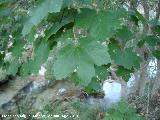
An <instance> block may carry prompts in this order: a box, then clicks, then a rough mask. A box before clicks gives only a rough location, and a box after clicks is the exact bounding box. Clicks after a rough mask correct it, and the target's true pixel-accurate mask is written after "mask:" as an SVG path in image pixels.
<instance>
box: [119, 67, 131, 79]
mask: <svg viewBox="0 0 160 120" xmlns="http://www.w3.org/2000/svg"><path fill="white" fill-rule="evenodd" d="M133 72H134V70H129V69H126V68H124V67H122V66H119V67H118V70H117V71H116V74H117V75H118V76H121V77H122V79H123V80H125V81H126V82H128V81H129V78H130V77H131V73H133Z"/></svg>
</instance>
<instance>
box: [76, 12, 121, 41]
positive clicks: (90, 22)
mask: <svg viewBox="0 0 160 120" xmlns="http://www.w3.org/2000/svg"><path fill="white" fill-rule="evenodd" d="M122 17H123V15H122V11H121V10H119V11H118V10H110V9H107V10H102V11H99V12H98V13H97V12H96V11H95V10H91V9H82V10H81V13H80V14H78V15H77V16H76V19H75V23H76V26H77V27H82V28H85V29H87V30H88V32H89V36H91V37H92V38H95V40H105V39H106V38H109V37H111V36H112V35H113V33H114V32H113V31H114V29H116V28H119V27H120V24H121V20H120V18H122Z"/></svg>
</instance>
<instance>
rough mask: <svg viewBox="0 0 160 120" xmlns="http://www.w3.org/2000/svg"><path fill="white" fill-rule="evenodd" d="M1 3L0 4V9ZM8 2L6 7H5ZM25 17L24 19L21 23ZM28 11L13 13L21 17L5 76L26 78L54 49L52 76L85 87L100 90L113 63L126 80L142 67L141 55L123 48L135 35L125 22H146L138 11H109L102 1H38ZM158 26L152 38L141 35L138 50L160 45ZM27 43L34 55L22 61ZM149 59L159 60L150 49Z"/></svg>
mask: <svg viewBox="0 0 160 120" xmlns="http://www.w3.org/2000/svg"><path fill="white" fill-rule="evenodd" d="M3 3H4V2H2V1H0V5H1V4H3ZM7 3H8V2H7ZM7 3H6V4H7ZM10 4H11V2H9V4H7V7H5V8H9V7H8V6H10ZM12 11H14V9H12ZM26 11H28V9H26ZM2 13H4V14H6V13H7V12H2ZM22 13H23V12H21V14H22ZM26 13H27V14H28V17H27V18H26V20H25V22H23V19H22V18H23V17H24V16H23V15H24V14H25V15H26ZM26 13H23V15H21V14H20V13H19V12H18V13H16V15H17V16H18V17H19V19H18V20H16V22H17V24H16V28H15V29H11V30H14V31H11V32H9V33H10V34H11V35H12V37H13V38H12V39H13V46H12V47H11V48H4V49H5V50H8V51H10V52H11V53H12V56H13V59H12V60H11V61H10V62H9V63H7V64H6V63H5V65H3V66H5V68H6V69H7V71H8V74H12V75H15V74H17V72H20V74H21V75H23V76H26V75H29V74H31V73H34V74H36V73H38V71H39V69H40V68H41V65H42V64H43V63H45V62H46V60H47V59H48V56H49V53H50V51H51V50H53V49H54V50H56V52H55V54H54V57H55V58H54V62H52V65H51V67H52V68H51V69H50V70H52V73H53V74H54V76H55V78H56V79H57V80H61V79H65V78H67V77H69V79H73V80H74V82H75V83H77V84H79V85H82V86H84V87H87V88H88V89H92V88H94V89H97V88H99V87H98V84H99V82H100V81H103V80H105V79H106V76H107V75H108V72H109V71H108V68H109V67H110V65H111V64H116V65H117V66H118V68H117V71H116V74H117V75H118V76H120V77H122V78H123V79H124V80H126V81H128V79H129V77H130V73H132V72H134V70H135V69H138V68H139V66H140V57H139V56H138V55H137V53H136V51H135V49H134V48H132V47H126V44H127V43H128V42H130V41H131V40H132V39H134V37H135V35H134V33H133V31H131V30H130V29H129V28H128V26H127V24H126V21H130V20H131V21H133V22H134V23H135V25H137V27H139V26H138V25H139V22H141V23H146V21H145V19H144V18H143V16H142V15H141V14H140V13H139V12H138V11H132V12H131V11H127V10H126V9H124V8H123V7H122V6H120V7H119V6H116V8H114V7H111V6H110V4H109V3H106V1H105V0H104V1H103V0H95V1H93V0H39V1H37V2H36V3H35V6H34V7H33V8H31V9H29V12H26ZM11 14H12V15H13V16H14V17H16V15H14V14H13V13H11ZM0 15H1V14H0ZM1 16H4V15H3V14H2V15H1ZM3 18H4V17H3ZM13 23H14V24H15V21H14V22H13ZM20 23H23V27H22V26H21V25H19V24H20ZM12 26H13V27H15V25H12ZM157 27H158V26H155V27H154V31H155V34H156V36H155V35H153V36H145V37H143V38H144V39H142V40H140V42H139V43H138V45H139V46H140V47H142V46H143V45H144V44H145V43H147V44H149V45H150V46H156V45H159V36H158V35H159V33H157V32H159V31H158V30H159V27H158V28H157ZM9 33H7V36H9V35H10V34H9ZM3 35H4V34H3ZM35 36H38V37H35ZM6 39H7V38H6ZM153 39H154V40H153ZM5 41H7V40H5ZM8 43H9V40H8V41H7V45H8ZM29 43H30V44H32V47H33V53H32V57H31V58H29V59H28V60H27V62H20V59H21V57H22V56H23V52H24V51H26V45H27V44H29ZM3 46H4V45H3ZM153 55H154V56H156V57H157V58H158V57H159V51H158V50H157V51H154V52H153ZM1 56H2V55H1ZM4 57H5V55H3V56H2V57H1V59H2V60H3V59H4Z"/></svg>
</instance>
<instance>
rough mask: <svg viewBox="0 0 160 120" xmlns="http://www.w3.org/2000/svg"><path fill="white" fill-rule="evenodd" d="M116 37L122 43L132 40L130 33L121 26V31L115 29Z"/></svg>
mask: <svg viewBox="0 0 160 120" xmlns="http://www.w3.org/2000/svg"><path fill="white" fill-rule="evenodd" d="M116 36H117V37H118V38H119V39H120V40H121V41H123V42H127V41H129V40H131V39H132V37H133V34H132V32H131V31H130V30H129V29H128V28H127V27H126V26H123V27H122V28H121V29H117V32H116Z"/></svg>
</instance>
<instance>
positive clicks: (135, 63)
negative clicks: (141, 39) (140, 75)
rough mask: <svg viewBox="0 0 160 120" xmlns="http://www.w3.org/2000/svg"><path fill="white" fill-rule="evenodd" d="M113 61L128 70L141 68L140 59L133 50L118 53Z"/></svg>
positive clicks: (128, 49)
mask: <svg viewBox="0 0 160 120" xmlns="http://www.w3.org/2000/svg"><path fill="white" fill-rule="evenodd" d="M113 59H114V61H115V63H116V64H118V65H122V66H124V67H125V68H127V69H131V68H132V67H135V68H138V67H139V66H140V57H139V56H137V54H136V53H134V52H133V51H132V49H131V48H127V49H125V50H119V51H116V52H115V54H114V57H113Z"/></svg>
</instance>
